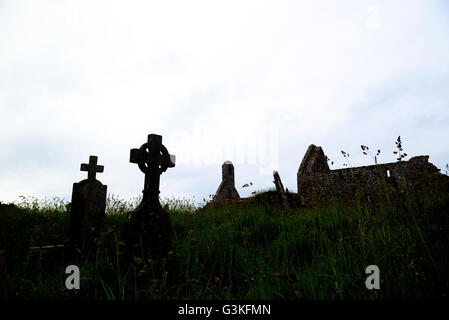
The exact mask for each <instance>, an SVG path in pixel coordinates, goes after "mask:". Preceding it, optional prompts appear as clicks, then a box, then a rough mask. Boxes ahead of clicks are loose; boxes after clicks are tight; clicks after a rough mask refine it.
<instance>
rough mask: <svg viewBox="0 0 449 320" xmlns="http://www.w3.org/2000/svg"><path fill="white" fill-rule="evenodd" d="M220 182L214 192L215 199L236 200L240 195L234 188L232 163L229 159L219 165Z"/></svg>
mask: <svg viewBox="0 0 449 320" xmlns="http://www.w3.org/2000/svg"><path fill="white" fill-rule="evenodd" d="M221 175H222V176H221V183H220V186H219V187H218V189H217V192H216V193H215V196H214V199H213V200H215V201H220V200H238V199H240V195H239V193H238V191H237V189H236V188H235V179H234V165H233V164H232V162H231V161H225V162H224V163H223V165H222V166H221Z"/></svg>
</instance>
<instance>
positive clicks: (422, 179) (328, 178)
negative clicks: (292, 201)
mask: <svg viewBox="0 0 449 320" xmlns="http://www.w3.org/2000/svg"><path fill="white" fill-rule="evenodd" d="M428 159H429V156H418V157H413V158H411V159H410V160H409V161H398V162H394V163H386V164H377V165H371V166H364V167H356V168H344V169H337V170H330V169H329V166H328V163H327V158H326V156H325V155H324V152H323V150H322V149H321V147H318V146H315V145H313V144H312V145H310V146H309V148H308V149H307V152H306V154H305V155H304V158H303V160H302V162H301V165H300V167H299V170H298V174H297V183H298V194H299V196H300V197H301V199H302V200H303V201H305V202H310V201H317V200H318V201H321V200H331V199H335V198H343V199H355V198H356V197H357V196H363V195H370V194H374V193H376V192H382V191H385V190H387V189H388V190H394V191H399V192H401V191H403V190H405V189H406V188H408V187H417V186H419V185H421V187H422V186H423V185H425V184H426V183H427V182H429V181H431V180H432V179H434V178H438V179H446V180H445V181H447V178H448V177H447V176H445V175H443V174H441V173H440V172H439V171H440V170H439V169H438V168H437V167H435V166H434V165H433V164H431V163H429V162H428Z"/></svg>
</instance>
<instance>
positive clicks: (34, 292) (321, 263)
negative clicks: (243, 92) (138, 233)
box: [0, 192, 449, 300]
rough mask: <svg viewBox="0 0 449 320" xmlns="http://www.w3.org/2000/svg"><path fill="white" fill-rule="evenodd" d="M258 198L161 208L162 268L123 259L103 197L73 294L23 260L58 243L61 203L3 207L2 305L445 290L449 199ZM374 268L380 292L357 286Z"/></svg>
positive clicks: (41, 257)
mask: <svg viewBox="0 0 449 320" xmlns="http://www.w3.org/2000/svg"><path fill="white" fill-rule="evenodd" d="M257 199H258V200H257V201H253V202H248V203H246V204H244V205H240V206H223V207H207V206H206V207H202V208H201V207H200V206H199V205H198V204H194V203H192V202H190V201H189V200H186V199H181V200H180V199H168V200H167V199H166V200H163V201H162V204H163V205H164V206H165V207H166V208H167V209H168V210H169V211H170V216H171V220H172V225H173V230H174V233H173V234H174V238H173V245H172V249H171V251H170V253H169V256H168V257H167V258H166V259H163V260H162V261H153V260H149V261H143V260H142V259H141V258H140V257H135V258H134V261H133V263H132V264H130V265H128V266H126V265H123V264H122V261H121V260H120V239H121V230H122V226H123V221H124V219H125V217H126V212H127V211H128V210H130V209H131V208H132V207H133V206H134V205H135V204H136V203H137V202H138V201H139V199H136V200H135V201H134V202H132V201H128V202H126V201H122V200H119V199H117V198H114V197H111V199H110V200H109V206H108V209H107V213H108V214H107V216H106V231H105V232H104V233H102V234H101V235H100V237H99V238H98V239H96V240H95V244H94V245H90V246H86V247H83V248H81V250H82V251H83V252H82V254H81V255H80V257H81V258H79V260H78V261H77V263H78V266H79V267H80V271H81V278H82V279H81V289H80V290H67V289H65V287H64V283H65V278H66V276H67V275H66V274H65V273H64V271H65V267H66V265H67V258H66V257H64V254H63V253H61V252H57V251H49V252H44V251H41V252H38V253H30V251H29V250H28V248H29V247H30V246H31V245H44V244H56V243H62V242H63V241H64V240H65V239H66V235H67V230H68V220H69V214H68V212H67V209H66V206H65V204H61V203H59V202H57V201H56V203H54V205H53V206H51V205H47V206H45V205H44V206H40V205H39V201H37V202H36V201H28V202H27V203H22V204H20V205H18V206H16V207H2V208H1V209H0V210H1V211H0V252H1V250H4V251H3V254H2V255H3V260H0V263H1V265H0V297H1V298H24V299H77V298H79V299H111V300H126V299H132V300H135V299H379V298H400V299H410V298H411V299H422V298H436V297H444V296H445V297H447V295H448V293H449V275H448V267H449V259H448V252H449V250H448V244H449V236H448V230H449V213H448V208H449V196H448V194H447V192H434V193H429V194H422V196H420V197H418V198H417V197H414V196H413V197H411V196H409V197H408V196H403V197H400V198H397V199H393V198H378V199H375V200H372V201H371V202H370V203H369V204H368V203H365V202H363V201H359V202H355V203H352V204H351V205H349V204H347V203H343V202H337V201H336V202H333V203H331V204H327V205H326V206H321V207H320V206H316V207H313V208H304V207H302V208H296V209H290V210H287V209H285V208H283V207H282V206H278V205H276V204H275V203H270V202H267V201H265V202H264V201H263V195H258V198H257ZM372 264H374V265H377V266H379V268H380V276H381V289H380V290H374V291H370V290H367V289H366V287H365V279H366V277H367V276H368V275H366V274H365V268H366V267H367V266H368V265H372Z"/></svg>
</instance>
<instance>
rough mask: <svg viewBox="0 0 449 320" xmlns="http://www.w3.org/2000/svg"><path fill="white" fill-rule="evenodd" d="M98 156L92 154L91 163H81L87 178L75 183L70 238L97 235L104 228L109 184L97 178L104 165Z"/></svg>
mask: <svg viewBox="0 0 449 320" xmlns="http://www.w3.org/2000/svg"><path fill="white" fill-rule="evenodd" d="M97 160H98V157H96V156H90V157H89V163H88V164H86V163H83V164H81V168H80V170H81V171H87V179H85V180H82V181H80V182H79V183H74V184H73V191H72V202H71V208H70V240H71V241H75V240H80V238H81V237H84V236H95V235H97V234H98V232H100V231H101V230H102V229H103V228H104V217H105V210H106V191H107V186H105V185H103V184H102V183H101V182H100V181H98V180H97V179H96V174H97V172H103V170H104V167H103V166H99V165H97Z"/></svg>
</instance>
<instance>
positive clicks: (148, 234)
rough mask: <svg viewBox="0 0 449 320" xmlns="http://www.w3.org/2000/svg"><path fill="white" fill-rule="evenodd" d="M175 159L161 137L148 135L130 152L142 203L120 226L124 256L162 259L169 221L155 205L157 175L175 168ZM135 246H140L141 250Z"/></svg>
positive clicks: (157, 202)
mask: <svg viewBox="0 0 449 320" xmlns="http://www.w3.org/2000/svg"><path fill="white" fill-rule="evenodd" d="M175 160H176V158H175V156H173V155H170V154H169V153H168V151H167V148H165V146H164V145H163V144H162V136H160V135H156V134H150V135H148V141H147V142H146V143H144V144H143V145H142V146H141V147H140V148H139V149H131V152H130V160H129V161H130V162H131V163H136V164H137V165H138V166H139V169H140V170H141V171H142V172H143V173H144V174H145V182H144V189H143V191H142V192H143V198H142V202H141V203H140V204H139V205H138V206H137V208H136V209H134V210H133V211H130V212H129V213H128V217H127V219H126V221H125V225H124V237H125V239H124V240H125V243H126V247H127V248H126V249H125V251H126V253H128V254H132V255H139V256H140V255H141V254H142V252H143V253H144V255H145V256H146V257H145V258H148V257H149V256H152V257H155V256H165V255H166V254H167V253H168V249H169V246H170V244H171V234H172V229H171V221H170V216H169V214H168V212H166V211H165V210H164V209H163V208H162V207H161V204H160V202H159V183H160V176H161V174H162V173H163V172H165V171H166V170H167V169H168V168H172V167H174V166H175ZM139 246H143V247H142V248H141V247H139Z"/></svg>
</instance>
